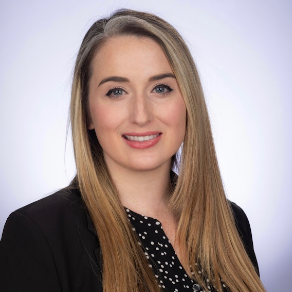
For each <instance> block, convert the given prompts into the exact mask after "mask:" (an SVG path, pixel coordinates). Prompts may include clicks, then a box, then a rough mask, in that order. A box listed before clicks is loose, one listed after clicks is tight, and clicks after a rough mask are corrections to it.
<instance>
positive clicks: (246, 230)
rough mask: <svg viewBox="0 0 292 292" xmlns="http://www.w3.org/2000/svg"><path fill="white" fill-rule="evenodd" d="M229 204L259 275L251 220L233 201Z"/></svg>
mask: <svg viewBox="0 0 292 292" xmlns="http://www.w3.org/2000/svg"><path fill="white" fill-rule="evenodd" d="M229 203H230V206H231V210H232V213H233V217H234V221H235V225H236V228H237V231H238V233H239V236H240V238H241V240H242V243H243V245H244V247H245V250H246V252H247V254H248V256H249V258H250V260H251V261H252V263H253V265H254V267H255V269H256V271H257V273H258V274H259V267H258V262H257V258H256V255H255V252H254V247H253V239H252V233H251V228H250V224H249V220H248V218H247V216H246V214H245V212H244V211H243V210H242V209H241V208H240V207H239V206H238V205H237V204H235V203H234V202H231V201H229Z"/></svg>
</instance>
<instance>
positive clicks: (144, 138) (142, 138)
mask: <svg viewBox="0 0 292 292" xmlns="http://www.w3.org/2000/svg"><path fill="white" fill-rule="evenodd" d="M158 136H159V134H156V135H149V136H128V135H125V137H126V138H127V139H128V140H130V141H138V142H144V141H149V140H151V139H154V138H156V137H158Z"/></svg>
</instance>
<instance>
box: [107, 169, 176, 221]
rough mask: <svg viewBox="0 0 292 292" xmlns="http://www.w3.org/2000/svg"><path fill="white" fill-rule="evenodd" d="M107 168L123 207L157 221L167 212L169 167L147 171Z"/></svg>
mask: <svg viewBox="0 0 292 292" xmlns="http://www.w3.org/2000/svg"><path fill="white" fill-rule="evenodd" d="M108 168H109V171H110V174H111V177H112V179H113V181H114V183H115V185H116V187H117V189H118V192H119V197H120V200H121V203H122V205H123V206H125V207H127V208H129V209H131V210H132V211H134V212H136V213H139V214H143V215H145V216H149V217H153V218H157V219H159V217H161V215H162V214H165V213H167V212H168V206H167V204H168V199H169V192H170V190H169V186H170V166H168V165H166V166H163V167H161V168H157V169H154V170H149V171H137V170H129V169H125V168H123V169H119V167H116V166H115V167H111V165H108Z"/></svg>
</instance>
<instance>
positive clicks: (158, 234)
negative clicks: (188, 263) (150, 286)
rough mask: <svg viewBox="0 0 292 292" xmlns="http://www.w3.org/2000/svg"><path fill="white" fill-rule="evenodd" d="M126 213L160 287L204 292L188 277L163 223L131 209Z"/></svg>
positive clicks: (166, 289) (172, 290)
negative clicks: (164, 229)
mask: <svg viewBox="0 0 292 292" xmlns="http://www.w3.org/2000/svg"><path fill="white" fill-rule="evenodd" d="M126 212H127V214H128V218H129V221H130V222H131V224H132V226H133V230H134V231H135V232H136V234H137V237H138V238H139V241H138V243H139V244H140V245H142V247H143V250H144V253H145V256H146V258H147V259H148V261H149V267H151V268H152V269H153V272H154V274H155V277H156V279H157V282H158V285H159V287H160V288H163V290H164V291H167V292H177V291H202V289H201V287H200V286H199V284H198V283H196V282H195V281H194V280H193V279H191V278H190V277H189V276H188V275H187V273H186V271H185V270H184V268H183V266H182V265H181V263H180V261H179V259H178V257H177V255H176V253H175V251H174V249H173V247H172V245H171V243H170V241H169V240H168V238H167V236H166V234H165V233H164V231H163V228H162V225H161V223H160V222H159V221H158V220H157V219H154V218H151V217H147V216H142V215H140V214H138V213H135V212H133V211H131V210H130V209H126ZM208 289H209V291H212V290H211V289H212V288H211V286H208Z"/></svg>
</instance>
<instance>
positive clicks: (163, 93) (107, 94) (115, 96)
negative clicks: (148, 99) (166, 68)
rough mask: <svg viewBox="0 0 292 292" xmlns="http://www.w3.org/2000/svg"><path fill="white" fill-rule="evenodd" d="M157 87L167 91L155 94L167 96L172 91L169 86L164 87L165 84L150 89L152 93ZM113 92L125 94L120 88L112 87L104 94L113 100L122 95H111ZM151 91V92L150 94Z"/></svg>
mask: <svg viewBox="0 0 292 292" xmlns="http://www.w3.org/2000/svg"><path fill="white" fill-rule="evenodd" d="M158 87H162V88H164V89H166V90H167V91H166V92H156V93H158V94H162V95H165V94H168V93H170V92H171V91H173V89H172V88H171V87H170V86H168V85H166V84H157V85H155V86H154V88H153V89H152V91H154V90H155V89H156V88H158ZM115 90H122V91H123V92H126V91H125V90H124V89H123V88H122V87H114V88H112V89H110V90H109V91H108V92H107V93H106V96H109V97H113V98H119V97H120V96H121V95H122V94H118V95H112V94H113V92H114V91H115ZM152 91H151V92H152Z"/></svg>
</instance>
